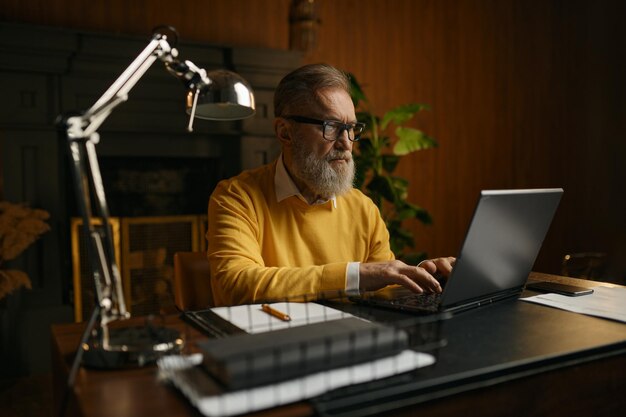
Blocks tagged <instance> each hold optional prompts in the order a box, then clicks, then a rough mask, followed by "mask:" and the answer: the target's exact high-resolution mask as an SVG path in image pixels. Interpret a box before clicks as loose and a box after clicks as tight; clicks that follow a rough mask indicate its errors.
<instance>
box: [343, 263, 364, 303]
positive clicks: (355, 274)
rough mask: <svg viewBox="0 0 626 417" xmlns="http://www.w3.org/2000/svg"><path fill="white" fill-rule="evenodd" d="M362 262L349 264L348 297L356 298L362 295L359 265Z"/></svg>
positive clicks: (347, 274) (347, 277) (347, 276)
mask: <svg viewBox="0 0 626 417" xmlns="http://www.w3.org/2000/svg"><path fill="white" fill-rule="evenodd" d="M360 264H361V262H348V269H347V271H346V295H348V296H349V297H350V296H354V295H360V294H361V292H360V291H359V284H360V280H361V279H360V277H359V265H360Z"/></svg>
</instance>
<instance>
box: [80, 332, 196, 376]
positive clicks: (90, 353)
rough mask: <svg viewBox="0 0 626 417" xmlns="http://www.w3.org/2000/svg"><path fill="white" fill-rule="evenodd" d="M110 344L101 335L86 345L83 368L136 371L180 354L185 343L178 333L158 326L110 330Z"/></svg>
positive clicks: (99, 333) (92, 338) (100, 333)
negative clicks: (134, 369)
mask: <svg viewBox="0 0 626 417" xmlns="http://www.w3.org/2000/svg"><path fill="white" fill-rule="evenodd" d="M108 332H109V335H108V336H109V337H108V339H109V340H108V343H107V344H106V346H105V343H103V341H102V340H103V338H102V332H98V334H97V335H96V336H93V337H91V338H90V339H89V341H88V342H87V343H86V344H84V345H83V351H84V353H83V365H84V366H85V367H89V368H96V369H119V368H136V367H142V366H145V365H148V364H150V363H153V362H155V361H156V360H157V359H158V358H160V357H161V356H164V355H168V354H176V353H180V351H181V350H182V347H183V344H184V342H183V339H182V338H181V337H180V333H179V332H178V331H177V330H174V329H168V328H165V327H155V326H141V327H123V328H116V329H109V330H108Z"/></svg>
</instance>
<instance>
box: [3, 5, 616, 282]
mask: <svg viewBox="0 0 626 417" xmlns="http://www.w3.org/2000/svg"><path fill="white" fill-rule="evenodd" d="M0 4H2V7H0V19H3V20H9V21H21V22H30V23H38V24H46V25H58V26H69V27H80V28H86V29H95V30H102V31H113V32H124V33H133V34H144V33H148V32H149V31H150V29H151V28H152V27H153V26H155V25H157V24H159V23H163V22H165V23H168V24H171V25H173V26H176V27H177V28H178V29H179V31H180V33H181V36H183V37H184V38H185V39H194V40H198V41H204V42H210V43H226V44H234V45H246V46H262V47H271V48H280V49H284V48H287V46H288V44H289V42H288V34H289V31H288V18H287V16H288V6H289V1H288V0H237V1H234V0H219V1H218V0H213V1H208V0H204V1H201V0H195V1H186V2H179V3H176V2H164V1H148V0H144V1H134V2H126V1H122V0H115V1H103V0H90V1H78V0H57V1H55V2H44V1H29V2H23V1H16V0H10V1H9V0H3V1H0ZM317 7H318V11H319V15H320V19H321V24H320V26H319V37H318V45H317V48H316V50H314V51H312V52H310V53H308V54H306V55H305V57H304V62H306V63H308V62H320V61H324V62H328V63H331V64H333V65H336V66H338V67H340V68H343V69H345V70H347V71H350V72H352V73H354V74H355V75H356V76H357V77H358V79H359V80H360V82H361V83H362V84H363V85H364V87H365V89H366V92H367V94H368V96H369V97H370V99H371V101H372V102H373V103H374V105H375V108H376V110H377V111H378V112H380V113H382V112H383V111H385V110H387V109H389V108H390V107H392V106H395V105H398V104H402V103H406V102H413V101H415V102H424V103H428V104H430V105H431V106H432V110H431V111H430V112H426V113H424V114H422V115H421V116H420V117H419V118H418V120H417V122H416V126H420V127H421V128H423V129H424V130H425V131H427V132H428V133H429V134H431V135H432V136H434V137H435V138H437V139H438V141H439V143H440V146H439V148H437V149H434V150H428V151H423V152H419V153H417V154H415V155H412V156H410V157H408V158H406V161H404V162H403V163H402V164H401V166H400V168H399V171H400V174H402V175H405V176H407V177H409V178H410V180H411V195H410V198H411V200H412V201H414V202H415V203H418V204H420V205H422V206H424V207H425V208H427V209H428V210H429V211H430V212H431V214H432V215H433V217H434V221H435V224H434V225H433V226H430V227H423V226H421V225H419V224H411V225H409V227H410V228H411V230H413V231H414V232H415V233H416V234H417V236H418V239H417V240H418V246H419V247H420V248H421V249H425V250H427V251H428V253H429V254H430V255H446V254H454V253H455V252H456V250H457V248H458V246H459V244H460V241H461V239H462V237H463V235H464V233H465V230H466V227H467V223H468V221H469V219H470V217H471V214H472V210H473V207H474V204H475V202H476V197H477V194H478V191H479V190H480V189H483V188H513V187H552V186H562V187H564V188H565V191H566V192H565V196H564V198H563V201H562V204H561V207H560V208H559V211H558V213H557V217H556V218H555V221H554V224H553V227H552V229H551V231H550V233H549V235H548V238H547V240H546V242H545V244H544V248H543V250H542V253H541V254H540V257H539V260H538V263H537V266H536V269H537V270H540V271H546V272H558V268H559V261H560V257H561V256H562V254H564V253H566V252H569V251H582V250H600V251H608V252H609V253H610V254H611V255H612V257H613V258H614V259H617V262H614V265H616V266H615V268H616V270H617V272H615V273H616V274H617V275H619V276H620V278H623V275H624V270H626V266H625V265H624V263H626V261H624V260H623V259H624V258H626V255H625V253H626V249H625V248H626V238H625V237H624V233H625V232H624V231H625V230H626V224H625V221H624V217H625V216H624V213H625V212H626V206H625V204H624V202H623V200H624V198H623V197H622V195H623V193H624V190H625V189H626V187H625V185H626V184H625V183H626V180H625V178H626V175H625V174H624V172H623V168H622V163H623V161H624V160H625V156H626V152H625V151H624V145H623V143H624V137H623V136H624V134H623V133H622V132H623V131H624V128H625V127H626V126H625V122H624V120H626V108H625V104H624V97H625V93H626V91H625V90H626V88H625V84H624V81H623V80H622V78H623V74H624V73H626V71H625V70H626V68H625V67H626V64H625V57H624V54H626V34H625V32H624V25H623V23H622V20H623V17H624V16H625V15H626V6H625V5H624V2H621V1H619V0H615V1H611V0H604V1H589V0H571V1H570V0H568V1H566V0H508V1H496V0H446V1H441V0H391V1H390V0H362V1H358V0H318V1H317ZM620 259H621V262H620Z"/></svg>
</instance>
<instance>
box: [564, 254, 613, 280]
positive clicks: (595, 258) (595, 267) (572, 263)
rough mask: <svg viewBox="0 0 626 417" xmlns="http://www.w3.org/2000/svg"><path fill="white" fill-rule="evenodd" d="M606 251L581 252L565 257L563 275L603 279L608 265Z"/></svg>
mask: <svg viewBox="0 0 626 417" xmlns="http://www.w3.org/2000/svg"><path fill="white" fill-rule="evenodd" d="M606 258H607V256H606V253H602V252H581V253H571V254H567V255H565V256H564V257H563V262H562V264H561V275H564V276H566V277H572V278H583V279H590V280H596V279H601V278H602V276H603V274H604V270H605V267H606Z"/></svg>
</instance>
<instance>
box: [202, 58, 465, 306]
mask: <svg viewBox="0 0 626 417" xmlns="http://www.w3.org/2000/svg"><path fill="white" fill-rule="evenodd" d="M349 86H350V83H349V80H348V78H347V77H346V75H345V74H344V73H343V72H341V71H339V70H337V69H336V68H333V67H331V66H329V65H324V64H316V65H307V66H304V67H302V68H299V69H296V70H295V71H293V72H291V73H290V74H288V75H287V76H285V78H283V80H282V81H281V82H280V84H279V85H278V87H277V89H276V93H275V95H274V113H275V116H276V118H275V120H274V131H275V133H276V136H277V138H278V140H279V141H280V143H281V145H282V154H281V155H280V157H279V158H278V159H277V160H276V161H274V162H273V163H271V164H269V165H265V166H262V167H260V168H257V169H253V170H250V171H246V172H243V173H242V174H240V175H238V176H236V177H234V178H231V179H229V180H225V181H222V182H220V183H219V184H218V186H217V187H216V189H215V191H214V192H213V194H212V195H211V199H210V202H209V229H208V232H207V239H208V243H209V249H208V258H209V262H210V265H211V285H212V289H213V296H214V299H215V302H216V304H217V305H234V304H244V303H253V302H258V301H261V300H276V299H284V298H286V297H297V296H302V295H311V294H319V293H321V292H325V291H330V290H333V291H335V290H336V291H341V290H345V291H346V293H347V294H355V293H359V292H360V291H370V290H377V289H380V288H383V287H385V286H386V285H390V284H400V285H403V286H405V287H407V288H409V289H411V290H412V291H414V292H416V293H422V292H440V291H441V286H440V284H439V282H438V281H437V280H436V279H435V278H434V277H433V275H434V274H435V273H440V274H442V275H445V276H447V275H448V274H449V273H450V271H451V270H452V265H453V264H454V258H437V259H432V260H428V261H425V262H422V263H421V264H420V265H419V266H414V265H407V264H405V263H404V262H401V261H399V260H394V255H393V253H392V252H391V250H390V247H389V233H388V232H387V229H386V227H385V223H384V221H383V220H382V218H381V216H380V213H379V211H378V208H377V207H376V206H375V205H374V204H373V202H372V201H371V200H370V199H369V198H368V197H367V196H365V195H364V194H363V193H361V192H360V191H359V190H357V189H355V188H353V186H352V184H353V180H354V172H355V167H354V162H353V159H352V146H353V142H354V141H356V140H358V139H359V136H360V134H361V133H362V132H363V129H364V125H363V124H361V123H357V121H356V116H355V110H354V105H353V104H352V100H351V98H350V89H349V88H350V87H349Z"/></svg>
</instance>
